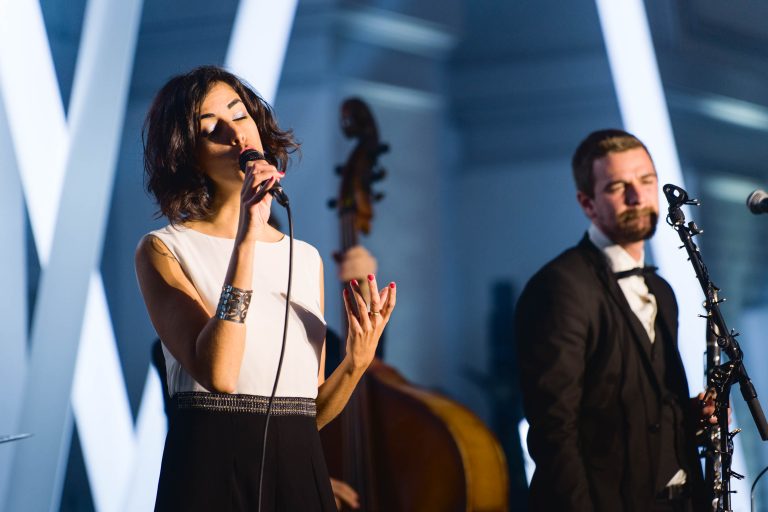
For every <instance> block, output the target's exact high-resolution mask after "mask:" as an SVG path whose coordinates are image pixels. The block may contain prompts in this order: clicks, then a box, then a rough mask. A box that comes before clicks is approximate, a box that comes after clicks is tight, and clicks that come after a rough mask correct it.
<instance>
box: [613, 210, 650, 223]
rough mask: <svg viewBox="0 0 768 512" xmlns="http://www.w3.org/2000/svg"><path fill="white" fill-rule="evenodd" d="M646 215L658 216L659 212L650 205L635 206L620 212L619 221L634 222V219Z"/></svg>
mask: <svg viewBox="0 0 768 512" xmlns="http://www.w3.org/2000/svg"><path fill="white" fill-rule="evenodd" d="M646 215H648V216H651V217H652V218H655V217H658V215H659V212H658V211H656V209H654V208H651V207H650V206H647V207H645V208H635V209H633V210H626V211H624V212H622V213H620V214H619V216H618V221H619V223H622V224H623V223H626V222H632V221H633V220H637V219H639V218H642V217H645V216H646Z"/></svg>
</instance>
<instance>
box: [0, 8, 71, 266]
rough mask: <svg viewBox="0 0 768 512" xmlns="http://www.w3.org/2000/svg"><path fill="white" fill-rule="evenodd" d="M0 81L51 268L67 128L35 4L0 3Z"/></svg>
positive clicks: (32, 215)
mask: <svg viewBox="0 0 768 512" xmlns="http://www.w3.org/2000/svg"><path fill="white" fill-rule="evenodd" d="M0 1H1V2H2V3H0V9H2V11H0V80H2V82H3V83H2V88H1V89H2V90H3V95H2V98H0V101H3V100H4V102H5V107H6V112H7V116H8V119H9V120H11V122H12V130H11V136H12V140H13V144H14V147H15V148H16V157H17V159H18V165H19V168H20V170H21V171H22V172H21V180H22V183H23V186H24V193H25V196H26V198H27V207H28V209H29V217H30V221H31V223H32V226H33V227H34V232H35V241H36V243H37V251H38V254H39V257H40V260H41V262H42V264H43V265H45V263H47V261H48V256H49V254H50V252H51V243H52V241H53V229H54V225H55V219H56V213H57V211H58V207H59V201H60V198H61V187H62V183H63V181H64V165H65V163H66V160H67V146H68V137H67V125H66V121H65V118H64V107H63V105H62V102H61V95H60V93H59V87H58V81H57V80H56V72H55V69H54V67H53V59H52V57H51V52H50V49H49V47H48V38H47V35H46V32H45V26H44V24H43V15H42V12H41V11H40V4H39V3H38V2H37V1H36V0H23V1H17V0H0Z"/></svg>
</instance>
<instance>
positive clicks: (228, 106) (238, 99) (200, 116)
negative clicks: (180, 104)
mask: <svg viewBox="0 0 768 512" xmlns="http://www.w3.org/2000/svg"><path fill="white" fill-rule="evenodd" d="M238 103H242V101H241V100H240V98H235V99H233V100H232V101H230V102H229V103H227V108H232V107H234V106H235V105H237V104H238ZM208 117H215V116H214V115H213V114H200V115H199V116H198V117H197V118H198V119H206V118H208Z"/></svg>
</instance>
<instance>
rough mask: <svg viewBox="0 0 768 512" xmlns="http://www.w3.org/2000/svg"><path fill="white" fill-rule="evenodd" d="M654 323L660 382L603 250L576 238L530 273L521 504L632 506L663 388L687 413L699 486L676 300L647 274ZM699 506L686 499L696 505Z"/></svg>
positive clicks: (520, 314) (524, 305) (650, 496)
mask: <svg viewBox="0 0 768 512" xmlns="http://www.w3.org/2000/svg"><path fill="white" fill-rule="evenodd" d="M646 282H647V283H648V287H649V289H650V291H651V292H652V293H653V294H654V295H655V296H656V301H657V304H658V313H657V327H658V328H659V329H661V330H662V331H661V332H664V334H665V335H666V336H665V339H667V340H669V342H668V343H666V346H667V349H668V350H667V351H666V360H667V377H666V379H665V380H666V382H659V380H660V379H659V377H658V376H657V374H656V373H655V372H654V369H653V367H652V364H651V360H650V356H649V353H650V352H649V348H650V340H649V338H648V335H647V334H646V332H645V330H644V329H643V327H642V325H641V323H640V321H639V320H638V319H637V317H636V315H635V314H634V313H633V312H632V310H631V309H630V307H629V304H628V303H627V301H626V298H625V297H624V294H623V292H622V291H621V288H620V287H619V285H618V282H617V280H616V278H615V277H614V276H613V273H612V272H611V270H610V266H609V263H608V261H607V259H606V257H605V255H604V254H603V253H602V252H601V251H600V250H599V249H597V247H595V246H594V245H593V244H592V243H591V242H590V241H589V239H588V238H587V237H586V236H585V237H584V238H583V239H582V241H581V242H580V243H579V245H578V246H577V247H574V248H571V249H569V250H567V251H565V252H564V253H563V254H561V255H560V256H558V257H557V258H555V259H554V260H553V261H551V262H550V263H548V264H547V265H546V266H545V267H544V268H542V269H541V270H540V271H539V272H538V273H537V274H536V275H534V277H533V278H532V279H531V280H530V281H529V283H528V285H527V286H526V288H525V290H524V291H523V293H522V295H521V297H520V299H519V301H518V305H517V310H516V322H515V325H516V330H517V333H516V334H517V336H516V339H517V343H518V352H519V361H520V375H521V379H522V382H521V385H522V391H523V405H524V409H525V414H526V417H527V418H528V421H529V423H530V430H529V434H528V448H529V451H530V453H531V456H532V458H533V460H534V461H535V463H536V471H535V473H534V476H533V480H532V482H531V490H530V492H531V494H530V506H531V510H546V511H570V510H573V511H592V510H595V511H610V512H617V511H624V510H626V511H642V512H646V511H648V510H650V509H651V506H652V503H653V500H654V495H655V493H656V489H655V485H656V471H657V468H658V460H659V450H660V438H659V432H658V430H659V429H658V425H659V422H660V419H661V418H660V414H661V401H662V399H663V397H662V394H663V393H664V392H665V390H666V396H667V398H668V399H670V398H671V399H672V400H675V401H677V402H678V404H679V405H680V407H681V408H682V410H683V411H684V412H685V414H686V418H685V429H686V435H685V438H686V442H685V446H684V447H683V451H684V457H685V458H686V459H687V465H688V468H686V469H687V470H688V473H689V475H688V481H689V482H690V483H691V484H693V488H694V492H695V494H696V495H697V496H699V495H701V492H700V490H701V474H700V465H699V463H698V457H697V454H696V446H695V436H694V430H695V425H696V421H697V418H694V417H693V415H692V414H689V412H691V411H690V408H689V406H688V384H687V381H686V378H685V372H684V369H683V364H682V361H681V359H680V354H679V352H678V350H677V302H676V301H675V297H674V294H673V292H672V289H671V288H670V286H669V284H667V282H666V281H664V280H663V279H662V278H660V277H659V276H657V275H655V274H654V275H651V276H648V277H647V278H646ZM700 506H701V505H700V504H698V503H697V505H696V507H695V508H696V509H698V508H699V507H700Z"/></svg>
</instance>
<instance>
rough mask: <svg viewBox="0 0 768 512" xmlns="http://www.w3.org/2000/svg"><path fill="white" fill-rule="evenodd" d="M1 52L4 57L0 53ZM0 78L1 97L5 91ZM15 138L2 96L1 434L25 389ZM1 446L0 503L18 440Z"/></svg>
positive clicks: (22, 230) (12, 424)
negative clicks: (12, 141)
mask: <svg viewBox="0 0 768 512" xmlns="http://www.w3.org/2000/svg"><path fill="white" fill-rule="evenodd" d="M0 58H2V57H1V56H0ZM2 84H3V82H2V80H0V97H2ZM15 153H16V152H15V150H14V148H13V144H12V143H11V130H10V127H9V126H8V117H7V116H6V114H5V109H4V107H3V102H2V100H0V193H2V200H0V219H3V229H1V230H0V247H2V251H3V256H2V264H1V265H0V311H2V312H3V318H2V321H0V343H2V356H0V389H2V390H3V393H2V396H1V397H0V411H2V414H0V434H10V433H14V432H16V426H17V425H16V424H17V421H18V416H19V411H20V407H21V402H22V396H23V392H24V376H25V374H26V365H27V308H28V304H27V275H28V271H27V261H26V251H25V249H26V227H25V222H24V202H23V197H24V194H23V191H22V187H21V182H20V180H19V173H18V172H17V164H16V158H15ZM3 448H4V449H1V450H0V504H2V503H3V499H4V496H5V489H6V484H7V482H8V476H9V475H10V470H11V461H12V460H13V452H14V451H15V443H11V444H9V445H7V447H6V446H4V447H3Z"/></svg>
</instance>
